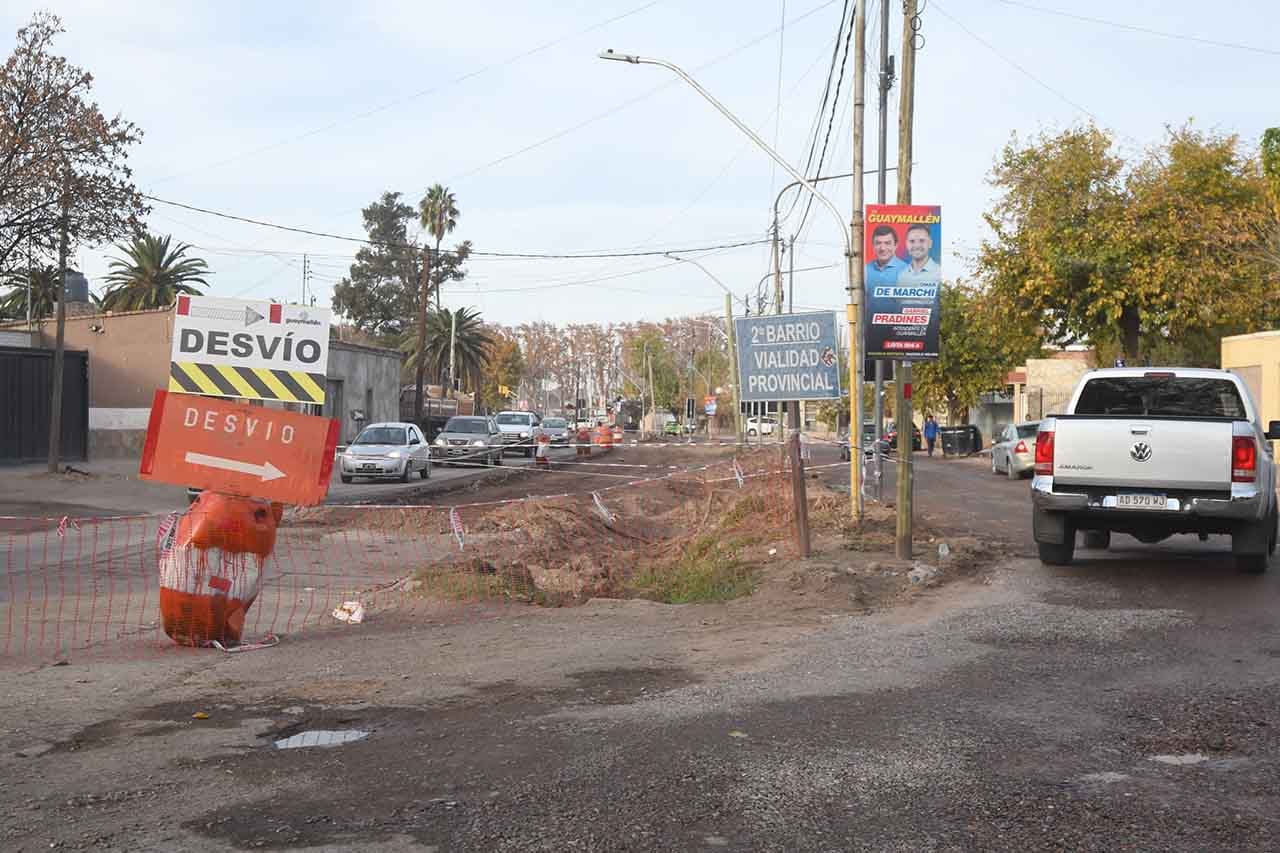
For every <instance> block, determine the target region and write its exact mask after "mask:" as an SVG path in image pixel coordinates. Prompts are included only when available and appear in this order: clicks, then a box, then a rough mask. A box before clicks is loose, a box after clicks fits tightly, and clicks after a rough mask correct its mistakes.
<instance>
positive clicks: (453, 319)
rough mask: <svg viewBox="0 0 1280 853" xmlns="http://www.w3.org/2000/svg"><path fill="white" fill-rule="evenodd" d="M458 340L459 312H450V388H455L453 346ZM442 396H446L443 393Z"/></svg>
mask: <svg viewBox="0 0 1280 853" xmlns="http://www.w3.org/2000/svg"><path fill="white" fill-rule="evenodd" d="M457 340H458V314H457V312H456V311H450V312H449V390H450V391H453V390H454V378H453V348H454V344H455V343H456V342H457ZM441 396H444V395H443V394H442V395H441Z"/></svg>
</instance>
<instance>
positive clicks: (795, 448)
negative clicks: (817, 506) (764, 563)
mask: <svg viewBox="0 0 1280 853" xmlns="http://www.w3.org/2000/svg"><path fill="white" fill-rule="evenodd" d="M787 456H788V457H790V459H791V498H792V502H793V507H794V512H795V516H796V547H797V548H798V549H799V551H800V556H801V557H808V556H809V554H810V552H811V548H810V546H809V497H808V495H807V494H806V493H805V485H804V455H803V454H802V453H801V452H800V433H798V432H797V433H793V434H792V436H791V439H790V440H789V441H788V442H787Z"/></svg>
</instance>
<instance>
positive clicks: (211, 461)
mask: <svg viewBox="0 0 1280 853" xmlns="http://www.w3.org/2000/svg"><path fill="white" fill-rule="evenodd" d="M186 460H187V462H189V463H191V464H192V465H204V466H206V467H208V468H221V469H222V470H223V471H235V472H237V473H239V474H248V475H250V476H253V477H260V478H262V482H264V483H266V482H268V481H270V480H279V479H280V478H281V477H283V476H284V472H283V471H281V470H280V469H279V468H277V467H276V466H274V465H272V464H271V463H270V462H264V463H263V464H261V465H254V464H253V463H252V462H241V461H240V460H239V459H224V458H222V457H221V456H209V455H208V454H205V453H192V452H190V451H188V452H187V455H186Z"/></svg>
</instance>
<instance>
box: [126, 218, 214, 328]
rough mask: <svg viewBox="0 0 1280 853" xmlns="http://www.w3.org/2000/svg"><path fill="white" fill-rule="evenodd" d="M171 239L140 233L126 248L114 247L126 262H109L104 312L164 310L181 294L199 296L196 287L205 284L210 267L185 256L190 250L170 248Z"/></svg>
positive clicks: (182, 247)
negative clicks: (123, 256)
mask: <svg viewBox="0 0 1280 853" xmlns="http://www.w3.org/2000/svg"><path fill="white" fill-rule="evenodd" d="M172 239H173V238H172V236H165V237H157V236H155V235H153V234H148V233H145V232H144V233H142V234H139V235H138V236H136V237H134V238H133V242H132V243H130V244H129V245H127V246H125V245H117V246H116V248H117V249H119V250H120V251H122V252H124V253H125V259H124V260H121V259H118V258H117V259H115V260H112V261H111V264H110V267H111V273H110V274H109V275H108V276H107V285H108V289H107V292H106V293H105V294H103V297H102V307H103V309H105V310H107V311H138V310H142V309H146V308H166V307H168V306H170V305H172V304H173V303H174V302H176V301H177V299H178V297H179V296H180V295H183V294H185V295H189V296H198V295H199V294H200V289H199V288H197V287H196V286H195V285H196V284H204V285H207V284H208V281H206V280H205V276H207V275H208V274H209V265H208V264H206V263H205V262H204V260H203V259H202V258H188V257H185V256H186V254H187V250H188V249H190V248H191V247H190V246H189V245H187V244H186V243H179V244H178V245H177V246H175V247H173V248H170V245H169V244H170V241H171V240H172Z"/></svg>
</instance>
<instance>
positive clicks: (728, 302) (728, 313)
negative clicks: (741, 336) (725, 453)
mask: <svg viewBox="0 0 1280 853" xmlns="http://www.w3.org/2000/svg"><path fill="white" fill-rule="evenodd" d="M724 322H725V325H727V326H728V327H729V358H730V359H731V362H732V364H733V436H734V441H735V442H740V441H742V388H741V387H740V386H741V384H742V378H741V373H740V372H739V370H738V332H737V329H735V328H734V323H733V297H732V296H730V295H729V293H728V292H727V291H726V292H725V294H724Z"/></svg>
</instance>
